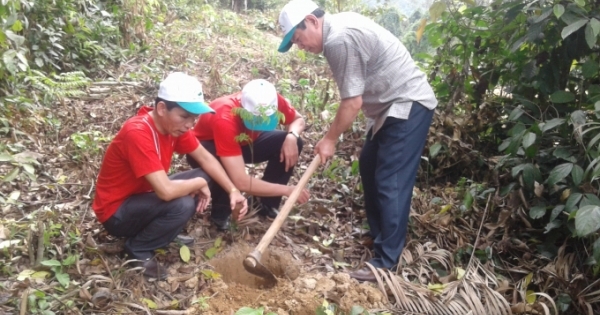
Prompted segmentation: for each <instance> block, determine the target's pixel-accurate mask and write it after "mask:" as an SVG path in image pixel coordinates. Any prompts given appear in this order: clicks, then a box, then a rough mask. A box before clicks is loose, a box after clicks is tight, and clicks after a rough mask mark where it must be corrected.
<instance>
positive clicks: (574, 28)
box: [560, 19, 588, 39]
mask: <svg viewBox="0 0 600 315" xmlns="http://www.w3.org/2000/svg"><path fill="white" fill-rule="evenodd" d="M587 22H588V19H580V20H577V21H575V22H573V23H572V24H569V25H567V26H565V28H563V30H562V32H560V36H561V37H562V39H565V38H567V37H568V36H569V35H571V34H573V32H575V31H577V30H578V29H580V28H581V27H583V26H584V25H585V24H587Z"/></svg>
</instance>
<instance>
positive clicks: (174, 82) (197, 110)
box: [158, 72, 214, 115]
mask: <svg viewBox="0 0 600 315" xmlns="http://www.w3.org/2000/svg"><path fill="white" fill-rule="evenodd" d="M158 97H159V98H162V99H163V100H165V101H171V102H175V103H177V105H179V106H181V107H182V108H183V109H185V110H186V111H188V112H190V113H192V114H194V115H201V114H205V113H214V111H213V110H212V108H210V107H209V106H208V105H206V103H205V102H204V93H203V92H202V84H201V83H200V81H198V79H196V78H194V77H192V76H189V75H187V74H185V73H183V72H173V73H171V74H169V75H168V76H167V78H166V79H164V81H162V82H161V83H160V87H159V88H158Z"/></svg>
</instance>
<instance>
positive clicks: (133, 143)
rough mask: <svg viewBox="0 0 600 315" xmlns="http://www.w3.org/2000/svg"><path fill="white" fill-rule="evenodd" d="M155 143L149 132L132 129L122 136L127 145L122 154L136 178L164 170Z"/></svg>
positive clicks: (155, 140)
mask: <svg viewBox="0 0 600 315" xmlns="http://www.w3.org/2000/svg"><path fill="white" fill-rule="evenodd" d="M157 141H158V139H154V137H153V136H152V133H151V132H144V131H143V130H141V129H132V130H130V131H128V132H127V133H126V134H125V135H124V138H123V142H124V143H129V145H125V146H124V151H125V152H124V153H125V155H126V157H127V158H126V160H127V161H128V162H129V166H130V167H131V169H132V170H133V173H134V174H135V177H136V178H140V177H142V176H145V175H148V174H150V173H154V172H156V171H162V170H164V168H163V166H162V163H161V162H160V158H159V157H158V150H157V147H156V146H155V144H156V143H157Z"/></svg>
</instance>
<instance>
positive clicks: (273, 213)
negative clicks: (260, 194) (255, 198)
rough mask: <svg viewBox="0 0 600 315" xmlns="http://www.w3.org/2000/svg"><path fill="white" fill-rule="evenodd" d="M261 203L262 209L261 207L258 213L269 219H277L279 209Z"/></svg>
mask: <svg viewBox="0 0 600 315" xmlns="http://www.w3.org/2000/svg"><path fill="white" fill-rule="evenodd" d="M261 205H262V209H260V211H258V215H260V216H263V217H267V219H269V220H275V218H276V217H277V215H278V214H279V211H277V210H275V208H271V207H269V206H266V205H264V204H261Z"/></svg>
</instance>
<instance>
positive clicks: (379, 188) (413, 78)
mask: <svg viewBox="0 0 600 315" xmlns="http://www.w3.org/2000/svg"><path fill="white" fill-rule="evenodd" d="M279 24H280V26H281V28H282V29H283V32H284V34H285V35H284V38H283V42H282V43H281V45H280V46H279V51H280V52H286V51H288V50H289V49H290V48H291V46H292V45H293V44H296V45H297V46H298V48H300V49H302V50H306V51H309V52H311V53H314V54H320V53H323V55H324V56H325V58H326V59H327V62H328V64H329V66H330V68H331V71H332V72H333V76H334V79H335V81H336V83H337V85H338V89H339V92H340V96H341V98H342V102H341V103H340V106H339V109H338V111H337V113H336V116H335V119H334V121H333V123H332V124H331V127H330V128H329V130H328V131H327V133H326V134H325V135H324V136H323V138H322V139H321V140H320V141H319V142H318V143H317V145H316V146H315V153H316V154H319V155H320V156H321V160H322V161H323V163H324V162H325V161H326V160H327V159H328V158H330V157H332V156H333V154H334V151H335V144H336V142H337V139H338V138H339V136H340V135H341V134H342V133H343V132H344V131H345V130H346V129H348V128H349V127H350V126H351V125H352V122H353V121H354V119H356V117H357V115H358V112H359V111H360V110H361V109H362V111H363V113H364V115H365V116H366V117H367V119H368V122H367V135H366V140H365V144H364V147H363V150H362V152H361V155H360V160H359V162H360V175H361V180H362V183H363V188H364V198H365V208H366V212H367V220H368V222H369V226H370V230H371V236H372V237H373V238H374V253H375V255H374V257H373V259H371V261H369V262H370V263H371V264H372V265H373V266H375V267H378V268H388V269H391V268H394V267H395V266H396V265H397V264H398V260H399V257H400V254H401V253H402V249H403V248H404V244H405V239H406V233H407V227H408V216H409V213H410V204H411V197H412V190H413V186H414V184H415V177H416V173H417V169H418V166H419V161H420V158H421V153H422V151H423V147H424V145H425V142H426V139H427V133H428V131H429V126H430V125H431V120H432V117H433V112H434V108H435V107H436V106H437V100H436V98H435V95H434V94H433V90H432V89H431V87H430V85H429V84H428V83H427V79H426V76H425V74H424V73H423V72H421V71H420V70H419V68H418V67H417V66H416V65H415V63H414V61H413V60H412V58H411V56H410V54H409V52H408V51H407V50H406V48H405V47H404V45H402V43H400V41H399V40H398V39H397V38H396V37H395V36H394V35H392V34H391V33H390V32H389V31H387V30H386V29H384V28H383V27H381V26H380V25H378V24H376V23H375V22H373V21H372V20H370V19H368V18H366V17H364V16H362V15H360V14H357V13H353V12H343V13H338V14H333V15H330V14H326V13H325V11H323V10H322V9H320V8H319V7H318V6H317V5H316V4H315V3H314V2H312V1H311V0H292V1H290V2H289V3H288V4H286V5H285V6H284V7H283V9H282V11H281V13H280V15H279ZM350 276H351V277H353V278H355V279H357V280H361V281H376V279H375V275H374V274H373V273H372V272H371V270H370V269H369V268H368V267H366V266H365V267H362V268H360V269H358V270H356V271H354V272H352V273H350Z"/></svg>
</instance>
